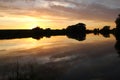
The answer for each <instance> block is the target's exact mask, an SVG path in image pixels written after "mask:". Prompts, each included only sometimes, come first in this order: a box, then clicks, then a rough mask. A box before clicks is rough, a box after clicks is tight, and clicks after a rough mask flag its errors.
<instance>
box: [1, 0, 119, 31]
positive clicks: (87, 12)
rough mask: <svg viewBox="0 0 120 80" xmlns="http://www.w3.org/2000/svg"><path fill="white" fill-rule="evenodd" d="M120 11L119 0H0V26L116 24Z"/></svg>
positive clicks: (64, 26) (90, 27)
mask: <svg viewBox="0 0 120 80" xmlns="http://www.w3.org/2000/svg"><path fill="white" fill-rule="evenodd" d="M119 13H120V0H0V29H31V28H33V27H36V26H40V27H41V28H52V29H62V28H66V27H67V26H68V25H72V24H76V23H79V22H80V23H85V24H86V25H87V29H93V28H102V27H103V26H105V25H109V26H111V28H114V27H115V23H114V21H115V19H116V17H117V15H118V14H119Z"/></svg>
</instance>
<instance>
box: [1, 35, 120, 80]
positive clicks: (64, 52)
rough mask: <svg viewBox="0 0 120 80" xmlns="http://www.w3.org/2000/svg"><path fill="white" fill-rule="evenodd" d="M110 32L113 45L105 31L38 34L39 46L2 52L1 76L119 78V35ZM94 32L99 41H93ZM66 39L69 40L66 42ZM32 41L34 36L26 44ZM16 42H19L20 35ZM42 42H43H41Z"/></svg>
mask: <svg viewBox="0 0 120 80" xmlns="http://www.w3.org/2000/svg"><path fill="white" fill-rule="evenodd" d="M109 35H110V34H109ZM112 35H114V37H115V38H116V45H115V44H114V43H113V41H114V40H113V38H112V39H110V40H109V38H111V37H110V36H106V35H104V37H105V38H103V37H100V36H101V34H99V35H93V34H92V33H91V34H74V35H70V34H67V35H65V36H67V37H68V38H69V39H67V38H65V37H59V38H58V40H57V39H56V38H55V39H54V37H55V35H54V37H50V38H48V39H47V40H46V41H45V39H44V38H43V37H44V36H43V37H40V40H38V41H41V43H38V42H37V43H36V45H39V46H37V47H36V48H31V49H25V50H17V51H12V52H8V54H9V55H8V54H7V55H5V54H3V55H1V57H0V63H1V64H0V79H1V80H80V79H81V80H94V79H95V80H96V79H100V80H106V79H109V80H115V79H120V77H119V72H120V69H119V67H120V65H119V59H118V58H117V57H116V56H117V55H116V53H115V51H114V49H113V47H114V45H115V49H116V50H117V51H118V52H119V50H120V48H119V45H120V44H119V43H120V41H119V40H120V39H119V35H118V34H112ZM51 36H52V35H51ZM93 36H94V37H100V38H98V39H97V40H99V41H98V42H97V41H93V39H94V38H92V37H93ZM88 37H89V38H88ZM106 37H107V38H106ZM38 38H39V37H37V39H38ZM60 39H61V40H60ZM64 39H65V40H64ZM90 39H92V40H90ZM13 40H14V39H13ZM49 40H51V41H52V40H54V41H53V42H52V43H51V41H50V42H49ZM69 40H71V41H70V42H69ZM102 40H103V41H102ZM3 41H4V40H3ZM35 41H37V40H33V39H31V41H30V42H29V43H27V44H30V43H34V42H35ZM61 41H62V42H61ZM64 41H65V42H64ZM75 41H77V42H75ZM89 41H91V42H89ZM13 42H14V41H13ZM17 42H20V41H19V39H18V41H17ZM22 42H23V44H24V43H25V39H23V40H22ZM26 42H27V41H26ZM68 42H69V43H68ZM79 42H80V43H79ZM81 42H83V43H81ZM88 42H89V43H88ZM20 43H21V42H20ZM42 43H44V44H42ZM9 44H10V43H9ZM14 44H15V43H14ZM41 44H42V46H40V45H41ZM17 45H18V44H16V46H17ZM36 45H35V46H36ZM10 46H12V45H9V47H10ZM29 46H31V45H29ZM22 47H23V46H22ZM0 52H2V53H4V50H1V51H0ZM13 53H14V54H13Z"/></svg>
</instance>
